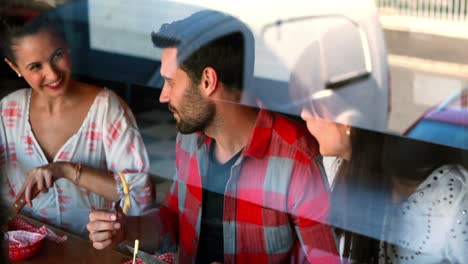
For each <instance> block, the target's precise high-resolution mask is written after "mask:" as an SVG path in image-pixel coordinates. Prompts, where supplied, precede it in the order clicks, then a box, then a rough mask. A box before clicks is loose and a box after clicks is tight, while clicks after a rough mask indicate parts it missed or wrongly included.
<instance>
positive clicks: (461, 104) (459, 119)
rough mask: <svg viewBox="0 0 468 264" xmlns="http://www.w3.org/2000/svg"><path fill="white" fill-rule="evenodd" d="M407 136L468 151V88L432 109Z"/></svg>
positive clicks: (413, 126) (410, 129) (414, 125)
mask: <svg viewBox="0 0 468 264" xmlns="http://www.w3.org/2000/svg"><path fill="white" fill-rule="evenodd" d="M405 134H406V135H407V136H409V137H411V138H414V139H420V140H425V141H430V142H434V143H439V144H443V145H448V146H452V147H457V148H464V149H468V87H466V88H464V89H461V90H460V91H458V92H457V93H455V94H454V95H452V96H451V97H449V98H448V99H447V100H445V101H444V102H443V103H441V104H440V105H439V106H438V107H435V108H432V109H430V110H429V111H428V112H426V114H424V115H423V116H422V117H421V118H420V119H419V120H418V121H417V122H416V123H415V124H413V125H412V126H411V127H410V128H409V129H408V130H407V131H406V133H405Z"/></svg>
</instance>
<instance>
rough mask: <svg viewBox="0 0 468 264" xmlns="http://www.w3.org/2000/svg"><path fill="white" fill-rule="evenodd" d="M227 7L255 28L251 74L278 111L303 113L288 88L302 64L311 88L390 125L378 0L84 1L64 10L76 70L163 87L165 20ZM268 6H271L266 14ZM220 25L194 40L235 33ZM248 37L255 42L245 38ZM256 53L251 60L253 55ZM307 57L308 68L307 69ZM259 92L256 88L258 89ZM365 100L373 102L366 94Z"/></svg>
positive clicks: (375, 123)
mask: <svg viewBox="0 0 468 264" xmlns="http://www.w3.org/2000/svg"><path fill="white" fill-rule="evenodd" d="M204 8H209V9H213V10H218V11H222V12H224V13H227V14H229V15H232V16H234V17H236V18H238V19H240V20H241V21H242V22H243V23H245V24H246V25H247V27H248V29H249V30H250V31H252V33H253V37H254V42H255V50H254V53H250V55H248V56H251V57H252V59H253V57H254V58H255V61H254V65H253V66H250V65H246V69H247V68H249V67H250V68H252V67H253V72H254V78H253V79H252V80H247V83H246V87H251V89H250V90H251V92H252V93H253V94H254V96H256V97H258V98H261V100H262V101H263V103H264V105H265V106H267V107H269V108H271V109H273V110H277V111H283V112H289V113H292V114H296V113H297V109H295V105H291V104H290V103H291V102H290V97H289V93H288V88H289V84H290V78H291V74H292V73H293V72H295V71H297V67H298V65H300V66H299V67H300V69H301V74H303V75H306V76H310V78H308V79H307V85H308V86H309V87H310V89H311V94H313V93H316V92H318V91H321V90H329V91H331V92H336V93H340V94H341V95H342V96H343V97H346V98H348V99H349V103H350V105H354V106H359V107H360V108H362V109H361V111H362V112H367V113H372V118H370V119H371V121H370V122H369V126H370V127H369V128H371V129H377V130H384V129H385V128H386V125H387V115H388V113H387V109H388V107H387V106H388V97H389V91H388V66H387V59H386V48H385V43H384V38H383V31H382V28H381V27H380V23H379V20H378V14H377V9H376V8H375V5H374V3H373V2H372V1H367V0H359V1H344V0H330V1H318V0H311V1H305V2H304V1H296V2H295V1H293V3H291V1H273V2H271V1H268V2H266V1H247V2H243V1H241V2H236V3H231V2H226V1H221V2H220V1H210V0H204V1H192V0H184V1H148V2H145V3H144V4H133V3H132V4H129V3H127V2H125V1H98V0H89V1H78V2H73V3H70V4H68V5H64V6H63V7H62V8H61V10H60V12H61V14H62V15H63V17H64V18H65V20H66V21H67V25H68V29H69V31H68V33H70V34H69V35H70V36H71V38H73V39H74V41H73V42H74V43H72V51H73V53H72V54H75V56H76V58H73V62H74V64H75V65H74V69H75V70H76V73H78V74H79V75H82V76H91V77H94V78H99V79H107V80H109V79H111V80H113V81H122V82H125V83H127V84H139V85H144V86H149V87H156V88H160V87H161V85H162V79H161V78H160V76H159V67H158V65H159V64H158V63H159V56H160V54H159V52H158V51H157V50H156V49H154V47H153V46H152V44H151V41H150V38H149V34H150V33H151V31H155V30H158V28H159V27H160V26H161V24H163V23H168V22H172V21H174V20H178V19H181V18H184V17H186V16H188V15H190V14H191V13H194V12H196V11H198V10H200V9H204ZM259 10H264V12H259ZM228 30H230V29H229V28H228V27H226V24H223V23H217V24H215V25H213V26H212V27H211V28H210V29H209V31H205V32H203V33H201V32H198V31H193V32H191V34H193V36H192V37H193V39H194V40H198V39H205V40H208V39H209V38H211V37H213V35H217V36H221V35H223V34H228V33H229V32H227V31H228ZM246 41H249V40H246ZM249 59H250V58H249ZM304 60H306V61H307V63H306V62H304ZM304 63H306V66H307V67H304ZM252 90H253V91H252ZM362 98H366V100H362Z"/></svg>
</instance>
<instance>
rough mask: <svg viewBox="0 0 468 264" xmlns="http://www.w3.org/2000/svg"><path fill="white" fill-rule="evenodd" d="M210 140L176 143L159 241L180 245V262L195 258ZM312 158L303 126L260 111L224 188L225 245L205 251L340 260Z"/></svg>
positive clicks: (314, 149) (264, 259)
mask: <svg viewBox="0 0 468 264" xmlns="http://www.w3.org/2000/svg"><path fill="white" fill-rule="evenodd" d="M211 142H212V139H211V138H209V137H206V136H205V135H203V134H191V135H179V136H178V138H177V144H176V145H177V146H176V165H177V178H176V179H175V181H174V184H173V185H172V187H171V190H170V192H169V194H168V196H167V197H166V205H167V207H162V208H161V210H160V212H161V216H162V218H161V219H162V220H163V223H162V224H163V225H162V226H163V228H162V230H164V231H165V232H168V233H166V235H164V234H161V235H162V236H161V238H162V239H161V240H164V239H163V238H168V237H172V239H169V240H167V239H166V241H172V242H176V244H177V245H179V262H180V263H193V262H194V261H195V258H196V253H197V248H198V239H199V236H200V222H201V208H202V181H203V180H204V178H205V177H206V174H207V168H208V162H209V161H208V159H209V155H208V150H209V145H210V143H211ZM317 156H318V145H317V142H316V141H315V140H314V139H313V138H312V137H311V136H309V134H308V131H307V130H306V129H305V127H304V126H300V125H298V124H296V123H294V122H292V121H290V120H288V119H286V118H285V117H282V116H281V115H278V114H274V113H271V112H268V111H264V110H261V111H260V112H259V116H258V119H257V122H256V126H255V129H254V131H253V135H252V137H251V139H250V140H249V143H248V144H247V146H246V147H245V149H244V151H243V152H242V153H241V156H240V157H239V159H238V160H237V161H236V163H235V164H234V165H233V166H232V168H231V176H230V179H229V181H228V183H227V186H226V192H225V198H224V215H223V226H224V245H210V246H213V247H216V246H224V261H225V262H226V263H285V262H294V263H298V262H305V260H306V259H307V260H309V261H310V262H311V263H338V262H339V261H338V254H337V251H336V245H335V241H334V238H333V235H332V232H331V228H330V227H328V226H326V225H323V224H322V223H323V222H324V221H326V217H327V212H328V207H329V200H328V198H329V197H328V190H327V187H326V183H325V182H324V178H323V177H322V174H321V170H320V167H319V165H318V163H317V161H316V160H317V159H316V157H317ZM168 235H169V236H168Z"/></svg>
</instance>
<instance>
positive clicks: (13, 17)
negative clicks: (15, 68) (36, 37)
mask: <svg viewBox="0 0 468 264" xmlns="http://www.w3.org/2000/svg"><path fill="white" fill-rule="evenodd" d="M48 9H49V7H48V6H45V5H44V4H37V3H36V4H34V3H29V4H24V3H22V2H20V3H19V4H7V5H5V6H4V7H2V8H0V49H1V52H2V55H3V56H4V57H6V58H7V59H8V60H10V61H11V62H12V63H14V64H15V65H16V58H15V54H14V47H15V46H16V45H18V40H20V39H21V38H23V37H26V36H29V35H33V34H36V33H38V32H40V31H41V30H51V31H52V32H53V33H54V34H55V35H56V36H57V37H58V38H59V39H60V40H63V41H66V38H65V32H64V29H63V20H62V19H61V18H60V16H59V15H58V14H57V13H56V12H53V10H52V11H49V12H46V11H48Z"/></svg>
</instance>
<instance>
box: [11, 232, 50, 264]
mask: <svg viewBox="0 0 468 264" xmlns="http://www.w3.org/2000/svg"><path fill="white" fill-rule="evenodd" d="M13 237H14V238H15V239H14V240H13ZM44 238H45V235H44V234H38V233H33V232H28V231H23V230H17V231H9V232H8V240H9V243H8V244H9V246H8V252H9V253H8V256H9V258H10V260H12V261H16V260H22V259H27V258H29V257H32V256H33V255H34V254H36V253H37V252H38V251H39V248H40V247H41V245H42V241H44ZM18 240H19V242H18Z"/></svg>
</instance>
